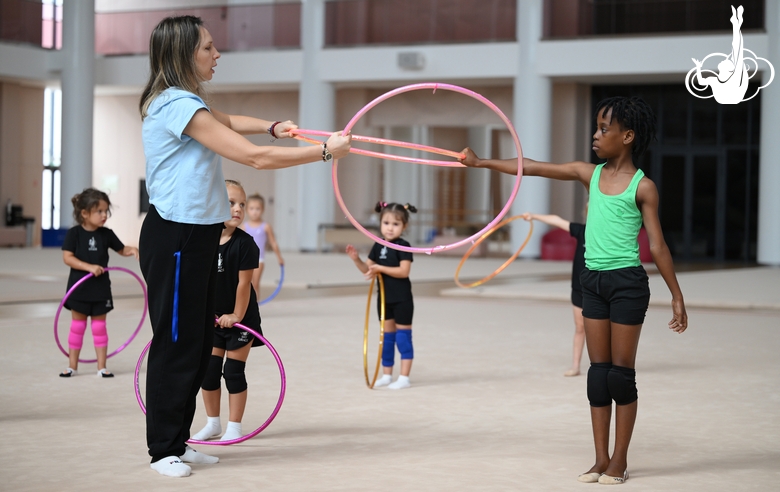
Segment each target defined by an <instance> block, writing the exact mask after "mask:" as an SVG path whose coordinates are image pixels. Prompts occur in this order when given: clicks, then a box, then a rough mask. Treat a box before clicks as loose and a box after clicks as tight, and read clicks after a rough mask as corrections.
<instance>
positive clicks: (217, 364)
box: [200, 355, 222, 391]
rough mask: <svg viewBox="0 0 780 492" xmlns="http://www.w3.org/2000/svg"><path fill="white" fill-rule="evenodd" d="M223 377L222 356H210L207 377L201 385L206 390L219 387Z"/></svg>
mask: <svg viewBox="0 0 780 492" xmlns="http://www.w3.org/2000/svg"><path fill="white" fill-rule="evenodd" d="M221 379H222V357H219V356H217V355H212V356H211V357H209V367H208V368H207V369H206V377H204V378H203V382H202V383H201V384H200V387H201V388H202V389H204V390H206V391H214V390H218V389H219V383H220V380H221Z"/></svg>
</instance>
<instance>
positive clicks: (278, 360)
mask: <svg viewBox="0 0 780 492" xmlns="http://www.w3.org/2000/svg"><path fill="white" fill-rule="evenodd" d="M233 327H234V328H240V329H242V330H246V331H248V332H249V333H251V334H252V336H254V337H257V338H258V339H259V340H260V341H261V342H263V343H264V344H265V346H266V347H268V350H270V351H271V354H272V355H273V356H274V359H276V365H277V366H279V376H280V378H281V383H282V384H281V389H280V390H279V399H278V400H277V402H276V406H275V407H274V409H273V411H272V412H271V415H270V416H269V417H268V418H267V419H266V421H265V422H263V424H262V425H261V426H260V427H258V428H257V429H255V430H253V431H252V432H250V433H249V434H246V435H243V436H241V437H239V438H237V439H230V440H228V441H200V440H197V439H190V440H189V441H187V442H188V443H190V444H207V445H209V446H229V445H231V444H238V443H240V442H244V441H246V440H248V439H252V438H253V437H255V436H256V435H258V434H260V433H261V432H263V431H264V430H265V428H266V427H268V426H269V425H271V422H273V421H274V419H275V418H276V415H277V414H278V413H279V409H280V408H282V403H284V395H285V393H286V392H287V373H285V372H284V364H282V359H281V357H279V353H278V352H277V351H276V349H275V348H274V346H273V345H271V343H270V342H269V341H268V340H267V339H266V338H265V337H264V336H262V335H261V334H259V333H257V332H256V331H255V330H253V329H251V328H248V327H246V326H244V325H242V324H240V323H236V324H235V325H233ZM151 346H152V341H151V340H150V341H149V343H147V344H146V347H144V349H143V351H141V356H140V357H139V358H138V362H137V363H136V365H135V399H136V400H137V401H138V406H140V407H141V411H142V412H144V415H146V405H145V404H144V400H143V398H142V397H141V386H140V382H139V378H140V374H141V364H143V361H144V357H146V353H147V352H149V348H150V347H151Z"/></svg>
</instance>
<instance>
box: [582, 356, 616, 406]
mask: <svg viewBox="0 0 780 492" xmlns="http://www.w3.org/2000/svg"><path fill="white" fill-rule="evenodd" d="M610 369H612V363H611V362H591V364H590V369H588V400H589V401H590V406H592V407H606V406H608V405H612V396H611V395H610V392H609V385H608V383H607V379H608V375H609V371H610Z"/></svg>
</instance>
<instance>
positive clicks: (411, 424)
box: [0, 249, 780, 492]
mask: <svg viewBox="0 0 780 492" xmlns="http://www.w3.org/2000/svg"><path fill="white" fill-rule="evenodd" d="M285 260H286V264H287V271H286V272H285V273H286V279H285V285H284V288H283V290H282V294H281V295H280V296H279V297H278V298H277V299H275V300H274V301H273V302H271V303H269V304H267V305H266V306H263V308H261V315H262V317H263V329H264V332H265V334H266V336H267V337H268V339H269V340H270V341H271V342H272V343H273V344H274V346H275V347H276V349H277V350H278V351H279V353H280V355H281V357H282V359H283V361H284V365H285V369H286V372H287V384H288V386H287V396H286V399H285V401H284V405H283V407H282V409H281V412H280V413H279V416H278V417H277V418H276V420H275V421H274V422H273V423H272V424H271V425H270V426H269V427H268V429H267V430H265V431H264V432H263V433H261V434H260V435H259V436H257V437H256V438H254V439H252V440H250V441H247V442H245V443H243V444H239V445H234V446H228V447H220V446H205V445H201V446H197V447H196V448H197V449H198V450H200V451H204V452H207V453H212V454H216V455H218V456H219V457H220V458H221V461H220V463H218V464H216V465H194V466H193V473H192V475H191V476H190V477H188V478H183V479H175V478H168V477H163V476H160V475H158V474H157V473H156V472H154V471H152V470H151V469H150V468H149V464H148V462H149V458H148V455H147V454H146V446H145V430H144V418H143V415H142V413H141V411H140V410H139V408H138V405H137V403H136V400H135V396H134V392H133V385H134V369H135V364H136V361H137V359H138V355H139V354H140V352H141V349H142V348H143V346H144V345H145V343H146V342H147V341H148V339H149V336H150V328H149V326H148V322H147V324H146V325H147V326H145V327H144V328H143V329H142V331H141V334H140V335H139V336H138V338H137V339H136V340H135V341H134V342H133V343H132V344H131V345H130V346H129V347H128V348H127V350H125V351H123V352H122V353H120V354H118V355H117V356H116V357H113V358H111V359H110V360H109V365H108V367H109V369H110V370H112V371H114V372H115V373H116V377H115V378H114V379H107V380H101V379H98V378H97V377H96V376H95V365H94V364H82V365H81V367H80V373H79V375H78V376H77V377H75V378H71V379H61V378H59V377H57V373H58V372H59V371H61V370H62V369H64V368H65V367H66V365H67V360H66V358H65V356H64V355H62V354H61V353H60V351H59V349H58V348H57V346H56V345H55V342H54V339H53V334H52V324H53V318H54V313H55V311H56V308H57V305H58V303H59V300H60V299H61V297H62V295H63V293H64V289H65V283H66V278H67V272H68V270H67V267H65V265H63V264H62V260H61V252H60V251H58V250H56V249H44V250H34V249H4V250H0V364H1V367H2V368H3V369H2V371H1V372H0V429H2V439H0V463H2V466H0V490H8V491H25V490H34V491H38V490H44V491H48V490H57V491H88V490H96V491H99V490H104V491H108V492H121V491H140V490H150V491H151V490H153V491H167V490H231V491H241V490H265V491H352V490H354V491H358V490H360V491H380V490H383V491H388V490H409V491H442V490H457V491H461V490H463V491H474V490H479V491H482V490H484V491H503V490H529V491H537V490H539V491H548V490H550V491H557V490H562V491H568V490H594V489H599V488H600V487H602V486H601V485H598V484H581V483H578V482H577V481H576V477H577V475H578V474H579V473H581V472H584V471H586V470H587V469H588V468H589V467H590V466H591V465H592V461H593V449H592V448H593V444H592V438H591V430H590V422H589V413H588V404H587V399H586V395H585V384H586V381H585V376H579V377H574V378H565V377H563V372H564V371H565V370H566V369H567V368H568V365H569V362H570V352H571V339H572V333H573V323H572V316H571V307H570V304H569V303H568V295H569V290H568V285H569V284H568V280H567V279H568V272H569V271H570V265H569V264H568V263H566V262H542V261H517V262H515V263H514V264H513V265H512V266H511V267H510V268H508V269H507V271H506V272H504V273H503V274H502V275H501V276H499V277H498V278H497V279H495V280H494V281H493V282H491V283H489V284H488V285H487V286H485V287H481V288H478V289H474V290H470V291H462V290H461V289H458V288H457V287H455V286H454V284H453V283H452V282H451V278H452V274H453V273H454V270H455V267H456V265H457V263H458V260H459V258H452V257H450V258H439V257H435V256H434V257H430V256H426V255H416V256H415V263H414V264H413V268H412V282H413V284H414V290H415V293H416V295H415V305H416V306H415V307H416V309H415V318H414V341H415V363H414V367H413V370H412V384H413V386H412V388H410V389H408V390H402V391H391V390H387V389H381V390H369V389H367V388H366V385H365V382H364V377H363V362H362V332H363V322H364V315H365V314H364V313H365V307H366V294H367V284H366V283H364V282H363V281H362V279H361V277H360V274H359V272H358V271H357V270H356V269H355V268H354V267H353V265H352V262H351V261H350V260H349V259H348V258H347V257H346V256H345V255H340V254H287V255H285ZM501 262H502V260H500V259H485V258H474V259H472V260H470V261H469V263H467V264H466V267H465V268H464V272H463V276H464V278H465V279H466V280H469V279H470V280H474V279H476V278H479V277H480V276H482V275H484V274H487V273H489V272H491V271H493V269H495V268H496V267H497V266H498V265H499V264H500V263H501ZM111 265H115V266H125V267H129V268H133V269H134V270H136V271H138V268H137V264H136V263H135V262H134V260H132V259H126V258H117V257H116V255H114V256H112V259H111ZM648 269H649V268H648ZM278 276H279V270H278V266H277V265H275V264H273V263H269V264H268V266H267V268H266V273H265V275H264V286H263V294H264V295H266V294H268V293H270V291H271V290H272V289H273V282H274V279H277V278H278ZM678 276H679V280H680V284H681V286H682V288H683V292H684V294H685V296H686V301H687V304H688V315H689V321H690V325H689V329H688V331H687V332H686V333H684V334H682V335H677V334H675V333H672V332H671V331H670V330H669V329H668V328H667V327H666V323H667V321H668V320H669V318H670V317H671V309H670V307H669V304H668V299H669V295H668V291H666V288H665V286H664V284H663V282H662V280H661V279H660V277H659V276H658V275H651V290H652V292H653V301H652V304H651V307H650V309H649V311H648V314H647V319H646V322H645V325H644V328H643V334H642V339H641V342H640V347H639V355H638V360H637V381H638V389H639V394H640V400H639V417H638V420H637V425H636V430H635V432H634V438H633V441H632V445H631V450H630V453H629V472H630V473H631V478H630V479H629V480H628V482H627V483H626V484H625V485H623V488H624V490H637V491H659V490H673V491H702V490H706V491H719V490H723V491H735V490H739V491H743V490H746V491H747V490H756V491H767V490H778V489H779V488H780V486H779V485H778V484H780V357H778V351H779V350H780V269H779V268H745V269H728V270H716V271H695V272H686V273H679V275H678ZM112 282H113V286H114V287H113V289H114V296H115V301H116V306H117V307H116V309H115V310H114V311H113V312H112V313H110V314H109V316H108V328H109V335H110V337H111V338H110V342H109V344H110V347H109V348H110V349H112V348H113V347H116V346H118V345H119V344H121V343H122V341H124V340H125V339H126V338H127V337H128V336H129V335H130V333H132V331H133V330H134V328H135V327H136V325H137V323H138V319H139V318H140V313H141V306H142V301H141V299H140V298H139V297H138V292H139V287H138V284H137V283H136V282H135V280H133V279H132V278H131V277H130V276H129V275H126V274H123V273H121V272H118V273H116V274H112ZM373 313H374V311H373V308H372V315H371V318H372V325H371V329H372V339H371V343H370V344H369V347H370V354H371V356H370V359H371V360H372V362H374V361H375V360H376V358H375V357H376V352H375V351H376V345H377V339H376V334H377V333H378V325H377V323H376V321H375V319H374V314H373ZM69 319H70V318H69V314H68V313H67V312H64V313H63V319H62V321H61V326H60V331H59V333H60V336H61V337H63V338H64V339H65V340H67V327H68V326H69ZM93 354H94V352H93V351H92V348H91V337H90V336H89V335H88V336H87V337H86V339H85V346H84V351H83V355H84V356H89V357H93V356H94V355H93ZM587 364H588V361H587V355H586V356H585V357H583V363H582V370H583V373H584V372H585V371H586V369H587ZM247 378H248V380H249V385H250V386H249V388H250V389H249V391H250V396H249V402H248V407H247V413H246V415H245V418H244V430H245V432H248V431H251V430H252V429H254V428H256V427H257V426H258V425H260V424H261V423H262V422H263V421H264V420H265V418H266V417H267V416H268V414H269V413H270V411H271V409H272V408H273V405H274V403H275V401H276V397H277V396H278V393H279V375H278V371H277V370H276V367H275V364H274V362H273V359H272V358H271V356H270V354H269V352H268V351H267V349H264V348H262V347H261V348H256V349H254V350H253V352H252V355H251V356H250V358H249V361H248V365H247ZM226 415H227V412H226V409H224V410H223V426H224V425H225V423H226V420H227V419H226ZM204 422H205V416H204V414H203V411H202V408H199V410H198V415H196V419H195V423H194V425H193V427H196V428H194V429H193V431H197V430H198V429H199V428H200V426H202V425H203V423H204Z"/></svg>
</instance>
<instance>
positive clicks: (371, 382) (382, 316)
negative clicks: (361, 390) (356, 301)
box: [363, 273, 385, 389]
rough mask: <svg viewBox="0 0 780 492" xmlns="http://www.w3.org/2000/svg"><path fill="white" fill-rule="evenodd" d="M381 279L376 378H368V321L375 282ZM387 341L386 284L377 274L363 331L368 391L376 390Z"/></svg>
mask: <svg viewBox="0 0 780 492" xmlns="http://www.w3.org/2000/svg"><path fill="white" fill-rule="evenodd" d="M376 278H378V279H379V300H380V301H379V352H378V353H377V355H376V368H375V369H374V378H373V379H371V380H369V378H368V321H369V318H370V316H371V296H372V295H373V293H374V281H375V279H376ZM384 339H385V282H384V280H382V274H381V273H377V274H376V277H374V278H373V279H371V285H370V286H369V287H368V302H366V325H365V328H364V329H363V373H364V374H365V376H366V385H367V386H368V389H373V388H374V383H376V378H377V376H378V375H379V364H380V362H382V345H383V343H384Z"/></svg>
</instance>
